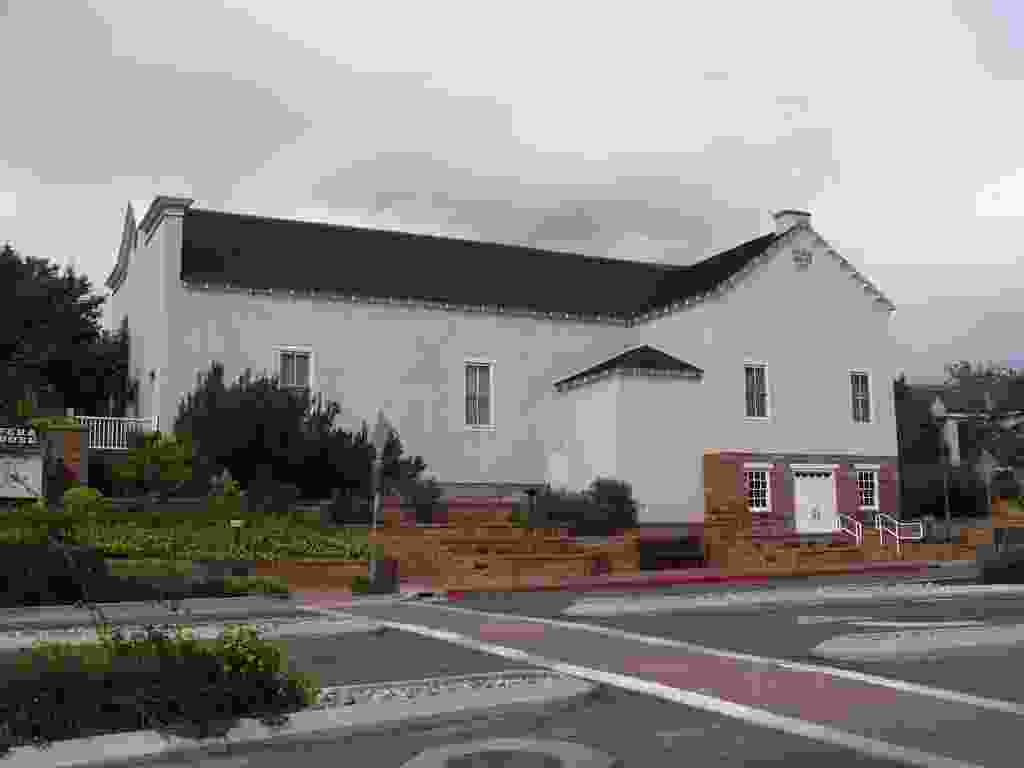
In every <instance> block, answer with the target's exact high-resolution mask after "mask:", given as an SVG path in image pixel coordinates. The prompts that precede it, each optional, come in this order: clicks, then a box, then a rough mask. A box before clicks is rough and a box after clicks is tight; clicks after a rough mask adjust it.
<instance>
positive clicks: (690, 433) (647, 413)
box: [616, 376, 707, 523]
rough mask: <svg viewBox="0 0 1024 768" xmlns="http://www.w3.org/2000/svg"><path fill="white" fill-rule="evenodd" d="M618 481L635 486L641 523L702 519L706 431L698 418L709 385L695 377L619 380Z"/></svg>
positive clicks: (623, 378)
mask: <svg viewBox="0 0 1024 768" xmlns="http://www.w3.org/2000/svg"><path fill="white" fill-rule="evenodd" d="M618 380H619V381H620V382H621V386H622V397H621V399H620V401H619V404H618V424H619V427H618V437H619V441H620V442H619V446H620V447H619V450H620V461H619V464H618V470H619V473H620V474H619V475H617V476H616V479H618V480H624V481H626V482H628V483H629V484H630V485H631V486H632V488H633V498H634V499H635V500H636V501H637V503H638V504H639V505H640V508H639V513H638V521H639V522H642V523H680V522H700V521H702V520H703V519H704V484H703V480H702V477H701V470H702V460H703V443H704V441H705V439H706V433H705V432H704V431H703V428H695V425H697V424H702V423H703V422H702V421H701V420H700V419H701V416H702V412H703V411H704V410H705V406H704V398H705V397H706V396H707V388H706V387H705V385H704V384H703V383H702V382H701V381H700V380H697V379H672V378H657V377H646V376H624V377H619V379H618Z"/></svg>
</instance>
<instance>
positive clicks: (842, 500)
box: [836, 464, 868, 524]
mask: <svg viewBox="0 0 1024 768" xmlns="http://www.w3.org/2000/svg"><path fill="white" fill-rule="evenodd" d="M852 472H854V469H853V464H840V465H839V468H838V469H837V470H836V511H837V512H839V514H841V515H849V516H850V517H853V518H855V519H857V520H860V521H861V522H862V523H864V524H867V522H868V521H867V520H865V519H864V515H863V514H862V513H861V512H860V509H859V507H860V496H859V495H858V493H857V476H856V475H855V474H853V475H851V473H852Z"/></svg>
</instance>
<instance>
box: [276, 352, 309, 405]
mask: <svg viewBox="0 0 1024 768" xmlns="http://www.w3.org/2000/svg"><path fill="white" fill-rule="evenodd" d="M282 352H297V353H299V354H305V355H309V393H310V395H315V394H317V392H318V391H319V390H318V389H317V376H316V352H314V351H313V347H311V346H309V345H306V344H275V345H274V361H273V367H272V368H271V370H272V371H273V372H274V375H275V376H277V378H278V380H280V378H281V353H282ZM282 386H283V383H282ZM289 389H291V387H289Z"/></svg>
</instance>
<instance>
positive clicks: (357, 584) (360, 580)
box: [352, 574, 370, 595]
mask: <svg viewBox="0 0 1024 768" xmlns="http://www.w3.org/2000/svg"><path fill="white" fill-rule="evenodd" d="M369 591H370V577H369V576H364V575H363V574H359V575H358V576H354V577H353V578H352V592H353V594H357V595H364V594H366V593H367V592H369Z"/></svg>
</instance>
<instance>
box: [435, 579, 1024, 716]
mask: <svg viewBox="0 0 1024 768" xmlns="http://www.w3.org/2000/svg"><path fill="white" fill-rule="evenodd" d="M665 594H668V593H667V592H665ZM637 595H638V596H649V594H648V593H645V594H644V595H640V593H637ZM581 597H584V596H572V595H565V594H559V593H553V594H523V595H515V596H507V597H492V598H482V599H475V600H464V601H459V602H457V603H453V605H456V606H460V607H466V608H473V609H475V610H484V611H494V612H496V613H500V614H506V615H508V614H512V615H522V616H538V617H542V618H557V619H561V620H568V621H577V622H581V623H586V624H597V625H600V626H607V627H615V628H618V629H623V630H626V631H629V632H637V633H640V634H646V635H655V636H658V637H668V638H672V639H675V640H682V641H685V642H691V643H696V644H699V645H704V646H708V647H712V648H720V649H726V650H731V651H737V652H741V653H749V654H754V655H758V656H766V657H771V658H783V659H791V660H796V661H804V662H810V663H815V664H828V665H832V666H837V667H841V668H844V669H851V670H855V671H860V672H867V673H870V674H875V675H881V676H883V677H894V678H897V679H901V680H907V681H910V682H914V683H919V684H922V685H931V686H936V687H940V688H948V689H951V690H956V691H962V692H964V693H972V694H975V695H979V696H988V697H992V698H1000V699H1005V700H1007V701H1017V702H1024V677H1022V674H1021V672H1020V670H1021V669H1024V646H1022V647H1012V648H1000V649H997V650H995V651H994V652H992V653H989V654H985V655H983V654H981V653H979V654H977V655H971V656H958V655H945V656H942V655H940V656H938V657H937V658H935V659H933V660H927V661H885V662H870V663H854V662H840V661H833V660H822V659H820V658H816V657H813V656H811V653H810V652H811V649H812V648H814V647H815V646H816V645H818V644H819V643H821V642H823V641H825V640H827V639H829V638H831V637H834V636H836V635H848V634H858V633H878V632H886V631H899V630H900V629H901V628H899V627H878V626H869V627H861V626H856V621H857V620H868V621H881V622H904V621H905V622H947V621H981V622H985V623H989V624H993V625H1013V624H1024V596H1016V597H976V596H975V597H966V598H951V599H941V600H931V601H927V602H925V601H920V600H916V599H915V600H906V599H901V600H886V601H880V600H879V599H877V598H871V599H865V601H863V602H861V601H857V602H853V601H845V600H844V601H843V602H842V603H838V604H837V603H832V604H825V605H813V606H794V605H778V606H756V607H746V608H740V607H737V608H729V609H721V608H716V609H711V610H706V611H691V610H688V611H679V612H674V613H672V612H666V613H657V614H634V615H620V616H615V617H606V616H564V615H562V611H563V610H565V608H567V607H568V606H569V605H571V604H572V603H573V602H574V600H575V599H578V598H581ZM587 597H593V596H587Z"/></svg>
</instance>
